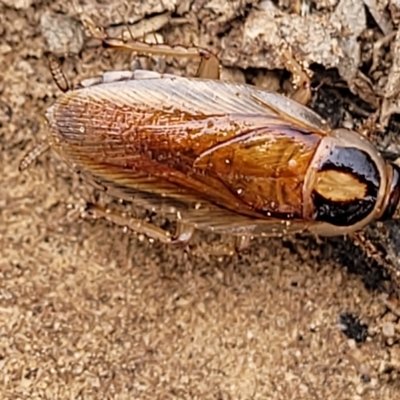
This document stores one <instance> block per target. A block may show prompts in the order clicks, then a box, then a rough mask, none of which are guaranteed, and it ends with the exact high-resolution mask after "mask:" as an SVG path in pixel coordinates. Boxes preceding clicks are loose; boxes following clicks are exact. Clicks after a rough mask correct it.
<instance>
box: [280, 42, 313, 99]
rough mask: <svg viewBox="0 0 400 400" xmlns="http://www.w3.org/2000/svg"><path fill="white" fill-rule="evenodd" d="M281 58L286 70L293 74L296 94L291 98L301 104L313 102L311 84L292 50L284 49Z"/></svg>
mask: <svg viewBox="0 0 400 400" xmlns="http://www.w3.org/2000/svg"><path fill="white" fill-rule="evenodd" d="M281 56H282V60H283V63H284V65H285V68H286V69H287V70H288V71H289V72H290V73H291V74H292V77H293V85H294V87H295V92H294V93H293V94H292V95H291V96H290V97H291V98H292V99H293V100H295V101H297V102H298V103H300V104H303V105H306V104H307V103H308V102H309V101H310V100H311V82H310V77H309V76H308V75H307V73H306V71H305V70H304V68H303V67H302V66H301V65H300V64H299V63H298V62H297V61H296V59H295V58H294V57H293V54H292V52H291V50H290V49H288V48H282V50H281Z"/></svg>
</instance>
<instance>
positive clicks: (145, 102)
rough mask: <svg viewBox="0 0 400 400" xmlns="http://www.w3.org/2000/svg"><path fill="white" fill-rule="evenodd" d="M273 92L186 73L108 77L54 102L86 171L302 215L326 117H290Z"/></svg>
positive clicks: (188, 197)
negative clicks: (269, 102) (304, 189)
mask: <svg viewBox="0 0 400 400" xmlns="http://www.w3.org/2000/svg"><path fill="white" fill-rule="evenodd" d="M267 94H268V92H263V91H260V90H257V89H255V88H253V87H251V86H247V85H235V84H228V83H224V82H220V81H202V80H191V79H183V78H164V79H147V80H146V79H143V80H129V81H126V82H117V83H109V84H101V85H97V86H93V87H89V88H83V89H80V90H77V91H72V92H69V93H66V94H65V95H63V96H62V97H61V98H60V100H59V101H58V102H57V103H56V104H55V105H54V106H53V107H52V108H51V109H49V112H48V115H47V116H48V120H49V123H50V126H51V131H52V138H51V142H52V146H53V147H54V148H55V150H56V151H57V152H58V153H59V154H60V155H61V156H62V157H63V158H64V159H65V160H66V161H67V162H69V163H70V164H71V165H72V166H74V167H76V168H77V169H80V170H81V171H82V172H84V173H85V175H86V176H92V177H93V178H94V179H96V180H100V181H104V182H107V183H106V185H110V186H115V187H117V186H118V188H119V190H121V188H122V189H123V190H122V191H125V192H135V191H136V192H140V193H142V194H143V193H148V194H149V197H151V199H152V201H153V202H157V201H156V200H155V198H156V197H159V198H161V199H166V198H168V199H175V200H178V201H179V202H181V203H182V204H184V203H185V202H187V203H189V204H191V205H195V204H196V203H199V202H200V203H204V204H209V205H210V204H213V205H214V206H218V207H220V208H223V209H226V210H230V211H231V212H234V213H238V214H240V215H242V216H247V217H252V218H260V219H265V218H266V217H270V216H274V215H275V216H281V215H283V216H284V217H285V218H293V217H296V216H297V217H300V214H301V185H302V180H303V178H304V173H305V171H306V169H307V166H308V163H309V162H310V160H311V157H312V155H313V153H314V151H315V148H316V146H317V144H318V143H319V140H320V138H321V137H322V136H324V135H325V134H326V133H325V131H323V130H322V128H323V123H322V122H321V121H320V122H321V123H320V122H318V121H317V122H315V123H314V122H313V123H312V124H311V125H310V124H309V128H308V129H305V127H304V126H305V124H306V122H307V118H305V120H304V121H301V122H300V123H299V126H296V125H295V124H294V123H293V119H290V120H289V121H286V120H285V118H283V117H282V113H276V112H274V109H276V108H277V107H278V106H279V107H281V108H282V110H283V109H284V104H285V101H287V99H285V98H284V97H282V96H279V95H276V96H278V97H273V98H274V99H275V100H274V101H275V104H274V107H273V108H268V107H266V106H265V104H263V102H260V101H258V100H257V99H259V98H263V99H264V97H265V96H266V95H267ZM263 96H264V97H263ZM268 96H271V94H268ZM277 105H278V106H277ZM299 107H301V106H299ZM305 110H306V111H304V113H307V112H308V111H307V109H305ZM278 114H279V115H278ZM301 118H303V117H301ZM314 128H315V130H314V131H310V130H309V129H314ZM103 184H104V183H103ZM218 207H217V208H218ZM198 215H200V213H199V214H198ZM225 217H226V215H225Z"/></svg>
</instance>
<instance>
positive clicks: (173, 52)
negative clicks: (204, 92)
mask: <svg viewBox="0 0 400 400" xmlns="http://www.w3.org/2000/svg"><path fill="white" fill-rule="evenodd" d="M83 23H84V25H85V27H86V28H87V29H88V30H89V32H90V35H91V38H92V39H97V40H100V41H101V44H102V46H103V47H104V48H111V49H115V50H124V51H131V52H134V53H136V54H137V55H139V56H157V55H158V56H171V57H189V58H193V57H196V58H197V57H199V58H200V65H199V69H198V71H197V76H198V77H200V78H203V79H219V76H220V62H219V59H218V57H217V56H216V55H214V54H213V53H211V52H210V51H208V50H206V49H203V48H200V47H195V46H193V47H185V46H168V45H165V44H157V43H156V44H149V43H145V42H141V41H136V40H133V39H132V40H130V41H126V40H123V39H118V38H110V37H108V36H107V35H106V33H105V32H104V30H102V29H100V28H98V27H96V26H95V24H94V23H93V22H91V21H90V20H84V21H83Z"/></svg>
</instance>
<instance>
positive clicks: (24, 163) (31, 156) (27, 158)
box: [19, 141, 50, 172]
mask: <svg viewBox="0 0 400 400" xmlns="http://www.w3.org/2000/svg"><path fill="white" fill-rule="evenodd" d="M49 149H50V145H49V143H48V142H44V141H43V142H40V143H38V144H37V145H36V146H35V147H34V148H33V149H30V150H29V151H28V152H27V153H26V154H25V155H24V157H23V158H22V160H21V162H20V163H19V170H20V171H21V172H22V171H25V170H26V169H27V168H28V167H29V166H30V165H31V164H32V163H33V162H34V161H35V160H37V159H38V158H39V157H40V156H41V155H42V154H43V153H45V152H46V151H47V150H49Z"/></svg>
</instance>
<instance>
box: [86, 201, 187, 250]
mask: <svg viewBox="0 0 400 400" xmlns="http://www.w3.org/2000/svg"><path fill="white" fill-rule="evenodd" d="M83 216H84V217H91V218H94V219H98V218H104V219H106V220H107V221H110V222H111V223H113V224H115V225H119V226H123V227H126V228H128V229H130V230H132V231H133V232H136V233H137V234H144V235H146V236H148V237H149V238H151V239H153V240H157V241H160V242H162V243H166V244H185V243H187V242H188V241H189V240H190V239H191V237H192V236H193V233H194V228H192V227H190V226H188V225H186V224H183V223H181V222H180V221H179V220H178V221H177V227H176V232H175V235H171V233H170V232H168V231H166V230H164V229H162V228H159V227H158V226H156V225H154V224H152V223H149V222H146V221H143V220H142V219H139V218H134V217H132V216H130V215H127V214H124V213H118V212H117V211H112V210H110V209H107V208H104V207H101V206H99V205H97V204H93V203H88V204H87V206H86V209H85V212H84V215H83Z"/></svg>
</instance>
